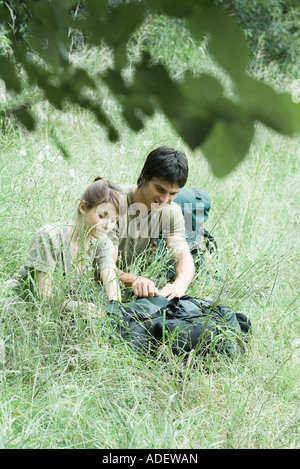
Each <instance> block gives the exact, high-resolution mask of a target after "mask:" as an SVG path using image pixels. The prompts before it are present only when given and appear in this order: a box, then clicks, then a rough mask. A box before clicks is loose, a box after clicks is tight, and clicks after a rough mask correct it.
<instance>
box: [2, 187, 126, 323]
mask: <svg viewBox="0 0 300 469" xmlns="http://www.w3.org/2000/svg"><path fill="white" fill-rule="evenodd" d="M125 211H126V202H125V198H124V195H123V193H122V191H121V189H120V188H119V187H118V186H117V185H115V184H113V183H112V182H110V181H108V180H106V179H104V178H96V179H95V181H94V183H93V184H91V185H90V186H89V187H88V188H87V189H86V191H85V192H84V194H83V196H82V197H81V199H80V202H79V205H78V211H77V219H76V221H74V222H70V223H53V224H46V225H44V226H43V227H42V228H40V229H39V230H38V231H37V232H36V233H35V235H34V237H33V240H32V242H31V245H30V248H29V252H28V255H27V258H26V259H25V261H24V262H23V264H22V266H21V268H20V269H19V271H18V272H17V273H16V274H15V275H14V276H13V278H12V280H11V281H10V285H11V286H12V287H13V289H14V290H15V292H17V293H18V294H19V295H20V296H22V297H23V298H24V299H30V297H31V296H32V295H34V294H35V293H37V294H38V296H39V297H41V298H49V297H51V296H52V295H53V293H54V290H55V288H56V287H57V286H58V285H59V286H61V285H64V288H65V292H66V295H65V296H67V298H66V297H65V298H64V300H63V304H62V306H63V308H64V309H65V310H66V311H72V310H73V309H75V308H77V307H78V306H80V305H81V304H82V302H81V301H80V300H79V299H78V298H79V295H78V293H79V289H80V286H82V280H83V279H84V278H85V277H88V276H89V274H90V273H91V272H92V273H93V277H94V275H95V277H98V279H100V280H101V282H102V285H103V287H104V290H105V293H106V295H107V298H108V300H109V301H111V300H120V299H121V297H120V289H119V284H118V281H117V278H116V273H115V262H114V260H113V243H112V241H111V240H110V239H109V238H108V237H107V233H108V232H109V231H111V230H112V229H113V228H114V226H115V224H116V221H117V220H118V218H119V217H120V216H122V215H124V214H125ZM88 285H89V284H88ZM85 304H86V303H85ZM87 304H88V310H89V312H90V314H91V315H95V316H97V315H98V316H102V315H103V314H104V313H103V311H102V310H101V308H100V309H99V308H97V307H96V306H95V304H94V303H93V302H91V301H89V302H88V303H87Z"/></svg>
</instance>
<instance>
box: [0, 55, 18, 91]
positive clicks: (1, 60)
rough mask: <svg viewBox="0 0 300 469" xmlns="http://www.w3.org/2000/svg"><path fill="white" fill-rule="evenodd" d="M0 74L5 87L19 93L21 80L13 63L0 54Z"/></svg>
mask: <svg viewBox="0 0 300 469" xmlns="http://www.w3.org/2000/svg"><path fill="white" fill-rule="evenodd" d="M0 76H1V78H2V80H4V81H5V85H6V88H8V89H11V90H13V91H16V92H17V93H19V92H20V91H21V82H20V79H19V77H18V74H17V70H16V68H15V67H14V65H13V64H12V63H11V62H9V60H7V59H6V57H1V56H0Z"/></svg>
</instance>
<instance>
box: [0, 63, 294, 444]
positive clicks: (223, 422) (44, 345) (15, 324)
mask: <svg viewBox="0 0 300 469" xmlns="http://www.w3.org/2000/svg"><path fill="white" fill-rule="evenodd" d="M85 60H86V61H88V60H90V61H91V62H92V61H93V60H94V58H93V56H92V55H91V56H90V57H88V56H86V57H85ZM91 66H92V65H91ZM104 100H105V106H106V109H107V111H108V113H109V115H110V116H111V118H112V119H113V120H114V121H115V122H117V123H118V127H119V129H120V132H121V136H122V138H121V141H120V142H118V143H115V144H113V143H111V142H109V141H108V139H107V137H106V134H105V131H104V130H103V129H101V128H100V127H99V126H98V125H97V123H96V122H95V120H94V119H93V118H92V116H91V115H89V114H88V113H84V112H83V111H81V110H78V109H74V108H70V109H67V110H66V111H65V112H63V113H60V114H59V113H57V112H56V111H55V110H53V109H51V107H50V106H48V105H46V104H43V105H37V106H36V112H37V114H38V116H39V126H38V129H37V131H36V132H35V133H32V134H30V133H27V132H26V131H25V130H24V129H21V128H18V127H17V126H16V125H14V124H13V123H12V122H7V123H6V126H4V127H3V128H2V131H1V134H0V145H1V146H0V148H1V153H0V181H1V194H0V202H1V205H0V217H1V229H0V249H1V257H0V285H1V286H2V288H1V294H0V301H1V319H2V321H1V323H0V361H1V363H2V364H1V370H0V383H1V390H0V392H1V399H0V419H1V420H0V447H3V448H35V449H37V448H106V449H111V448H157V449H159V448H173V449H179V448H180V449H183V448H188V449H196V448H251V449H254V448H297V447H299V429H298V426H297V425H298V423H299V364H300V354H299V344H300V340H299V314H298V313H299V286H300V285H299V247H300V246H299V244H300V242H299V224H300V219H299V203H300V184H299V182H300V181H299V175H300V172H299V170H300V163H299V161H300V159H299V156H300V147H299V141H295V140H294V141H293V140H289V139H286V138H283V137H281V136H279V135H277V134H274V133H273V132H271V131H269V130H268V129H267V128H264V127H262V126H258V127H257V132H256V137H255V141H254V142H253V145H252V147H251V150H250V152H249V155H248V157H247V159H246V160H245V161H244V162H243V163H242V164H240V166H239V167H238V168H236V170H235V171H234V172H232V173H231V174H230V175H229V176H227V177H226V178H224V179H222V180H220V179H217V178H215V177H214V176H213V175H212V173H211V171H210V168H209V165H208V164H207V162H206V160H205V159H204V158H203V156H202V155H201V152H200V151H195V152H191V151H190V150H189V149H188V148H187V147H186V146H185V145H184V143H183V142H182V141H181V140H180V139H179V137H178V136H177V135H176V134H175V133H174V132H173V130H172V129H171V128H170V126H169V124H168V122H167V121H166V120H165V118H164V117H163V116H162V115H159V114H157V115H155V116H154V117H153V118H151V119H149V120H148V121H147V125H146V127H145V130H143V131H142V132H140V133H139V134H134V133H133V132H131V131H130V130H128V128H126V127H125V125H124V123H123V121H122V119H121V117H120V114H119V109H118V105H117V104H116V102H115V101H114V100H113V99H112V98H111V97H110V95H109V94H106V95H105V96H104ZM51 129H54V130H55V132H56V134H57V136H58V137H59V138H60V140H61V141H63V142H64V144H65V145H66V147H67V148H68V150H69V152H70V158H69V159H65V158H63V156H62V154H61V153H60V151H59V150H58V149H57V147H56V146H55V145H54V143H53V141H52V140H51V137H50V134H51ZM162 144H166V145H170V146H173V147H175V148H178V149H182V150H184V151H185V152H186V154H187V156H188V159H189V164H190V176H189V180H188V184H187V185H188V186H191V187H196V188H201V189H205V190H207V191H208V193H209V194H210V197H211V201H212V208H211V213H210V217H209V219H208V221H207V222H206V228H207V229H208V230H209V231H210V232H211V233H212V234H213V235H214V237H215V238H216V240H217V242H218V246H219V260H218V272H219V275H220V277H222V278H223V280H224V281H222V282H220V281H218V280H211V281H210V282H209V283H207V282H206V281H205V280H206V279H205V277H204V276H200V277H198V278H196V279H195V281H194V282H193V284H192V285H191V286H190V289H189V293H190V294H191V295H193V296H197V297H200V298H203V297H205V296H207V295H210V296H212V297H213V298H214V299H219V301H220V302H221V303H223V304H226V305H228V306H230V307H231V308H233V309H235V310H238V311H241V312H244V313H245V314H247V315H248V316H249V317H250V318H251V321H252V324H253V338H252V340H251V342H250V344H249V346H248V348H247V351H246V354H245V355H244V356H243V357H242V358H240V359H239V360H236V361H228V360H225V359H224V358H222V357H212V358H210V359H209V360H204V359H201V358H197V357H196V356H194V355H193V354H191V355H190V359H189V361H188V363H187V365H186V366H185V367H184V368H183V369H182V367H181V365H180V362H179V361H178V360H177V359H176V357H172V356H171V354H170V353H169V351H168V349H167V348H165V349H162V350H161V354H160V355H159V356H158V357H157V358H153V359H151V360H150V359H149V360H147V361H143V360H139V359H137V358H136V357H135V356H133V355H132V353H131V352H130V351H129V350H128V349H127V348H126V347H125V345H124V344H123V343H119V342H117V343H114V346H111V341H110V337H109V335H108V331H107V329H106V327H105V324H104V323H103V321H101V320H95V319H94V320H92V319H91V320H84V319H83V318H82V317H81V316H80V314H79V313H78V317H77V319H76V322H75V324H71V323H70V322H68V320H66V321H65V322H62V321H61V318H60V314H59V308H57V307H55V305H54V306H52V307H49V306H47V305H45V304H41V303H40V304H37V305H36V307H35V309H34V310H27V309H26V308H24V307H21V308H20V309H16V310H15V311H13V312H11V311H9V310H8V309H7V308H6V306H5V305H6V301H7V294H6V291H5V287H4V282H5V281H6V280H7V279H8V278H9V277H10V276H11V275H12V274H13V273H14V271H15V270H16V269H17V268H18V267H19V265H20V263H21V261H22V259H23V257H24V255H25V253H26V250H27V249H28V246H29V243H30V240H31V237H32V235H33V233H34V232H35V230H36V229H37V228H38V227H39V226H41V225H42V224H43V223H45V222H51V221H60V220H61V221H64V220H71V219H73V217H74V216H75V210H76V201H77V200H78V198H79V197H80V196H81V194H82V192H83V190H84V189H85V187H86V186H87V185H88V184H89V183H91V182H92V181H93V180H94V178H95V177H96V176H98V175H103V176H106V177H107V178H111V179H112V180H114V181H116V182H121V183H129V182H133V183H134V182H135V181H136V179H137V176H138V174H139V170H140V168H141V165H142V162H143V161H144V159H145V157H146V155H147V154H148V152H149V151H150V150H152V149H153V148H155V147H157V146H159V145H162Z"/></svg>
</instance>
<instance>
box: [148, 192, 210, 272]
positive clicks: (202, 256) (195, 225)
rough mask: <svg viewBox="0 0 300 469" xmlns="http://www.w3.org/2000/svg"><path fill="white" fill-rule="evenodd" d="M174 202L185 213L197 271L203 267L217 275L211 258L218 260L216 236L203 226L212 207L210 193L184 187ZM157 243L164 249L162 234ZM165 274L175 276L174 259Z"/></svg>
mask: <svg viewBox="0 0 300 469" xmlns="http://www.w3.org/2000/svg"><path fill="white" fill-rule="evenodd" d="M174 202H175V203H176V204H177V205H179V207H180V208H181V211H182V213H183V217H184V221H185V237H186V240H187V242H188V245H189V248H190V252H191V255H192V257H193V259H194V264H195V268H196V272H197V271H199V270H200V269H201V270H206V272H207V273H210V274H211V275H212V276H213V275H215V274H216V272H217V271H216V269H215V268H214V267H213V269H212V268H211V263H210V260H209V259H210V258H211V256H216V257H215V260H217V253H218V246H217V243H216V240H215V239H214V237H213V236H212V235H211V234H210V233H209V232H208V231H207V230H205V229H204V228H203V224H204V223H205V222H206V220H207V219H208V216H209V211H210V207H211V204H210V199H209V195H208V193H207V192H206V191H204V190H199V189H193V188H186V187H182V188H181V189H180V190H179V192H178V194H177V195H176V197H175V199H174ZM157 243H158V249H159V250H160V251H163V249H164V241H163V239H162V236H161V235H160V236H159V238H158V240H157ZM164 275H165V277H166V278H167V280H168V281H171V280H172V279H173V278H174V275H175V268H174V264H173V262H172V261H170V262H169V263H168V265H167V268H166V270H165V272H164Z"/></svg>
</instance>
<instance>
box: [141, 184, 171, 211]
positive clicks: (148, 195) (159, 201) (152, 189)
mask: <svg viewBox="0 0 300 469" xmlns="http://www.w3.org/2000/svg"><path fill="white" fill-rule="evenodd" d="M179 189H180V187H179V186H178V185H176V184H175V185H173V186H172V185H171V184H169V183H168V182H166V181H164V180H162V179H159V178H155V177H154V178H152V179H151V181H146V182H143V184H142V191H143V196H144V201H145V204H146V206H147V208H148V210H151V209H152V210H153V209H154V210H162V209H163V208H164V207H165V206H166V205H167V204H169V203H170V202H172V200H174V199H175V197H176V195H177V194H178V192H179Z"/></svg>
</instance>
